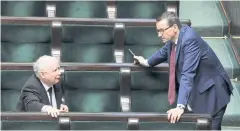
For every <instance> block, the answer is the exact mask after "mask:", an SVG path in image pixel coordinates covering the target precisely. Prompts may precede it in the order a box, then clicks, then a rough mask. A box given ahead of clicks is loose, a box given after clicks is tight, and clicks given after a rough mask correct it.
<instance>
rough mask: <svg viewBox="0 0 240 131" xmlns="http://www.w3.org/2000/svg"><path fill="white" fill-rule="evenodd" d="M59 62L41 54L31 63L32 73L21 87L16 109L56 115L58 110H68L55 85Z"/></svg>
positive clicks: (58, 72) (58, 78) (58, 79)
mask: <svg viewBox="0 0 240 131" xmlns="http://www.w3.org/2000/svg"><path fill="white" fill-rule="evenodd" d="M59 68H60V66H59V62H58V60H57V59H56V58H54V57H51V56H46V55H44V56H41V57H40V58H39V59H38V60H37V61H36V62H35V63H34V65H33V69H34V72H35V74H34V75H32V76H31V77H30V78H29V79H28V80H27V82H26V83H25V85H24V86H23V88H22V91H21V95H20V98H19V101H18V103H17V110H18V111H26V112H29V111H32V112H40V111H41V112H47V113H48V115H51V116H52V117H57V116H58V115H59V112H68V107H67V106H66V105H64V104H63V101H62V100H61V99H62V94H61V88H60V86H58V85H56V84H57V83H58V82H59V81H60V75H61V73H60V70H59Z"/></svg>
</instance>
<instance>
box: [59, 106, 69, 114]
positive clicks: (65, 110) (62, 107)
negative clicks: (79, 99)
mask: <svg viewBox="0 0 240 131" xmlns="http://www.w3.org/2000/svg"><path fill="white" fill-rule="evenodd" d="M60 112H68V107H67V105H63V104H61V107H60Z"/></svg>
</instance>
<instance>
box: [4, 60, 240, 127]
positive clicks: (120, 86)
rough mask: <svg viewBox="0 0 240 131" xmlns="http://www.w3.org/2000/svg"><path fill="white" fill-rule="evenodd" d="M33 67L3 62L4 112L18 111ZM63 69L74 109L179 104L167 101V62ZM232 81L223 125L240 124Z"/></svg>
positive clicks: (237, 87)
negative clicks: (23, 88)
mask: <svg viewBox="0 0 240 131" xmlns="http://www.w3.org/2000/svg"><path fill="white" fill-rule="evenodd" d="M31 66H32V64H30V63H28V64H26V63H24V64H3V63H2V72H1V78H2V83H1V93H2V95H1V111H2V112H9V111H14V110H15V108H16V103H17V100H18V97H19V95H20V91H21V88H22V87H23V85H24V83H25V82H26V80H27V79H28V78H29V77H30V76H31V75H32V73H33V72H32V71H31V68H32V67H31ZM61 72H62V78H61V85H62V86H61V87H62V89H63V90H64V98H65V103H66V104H67V105H68V107H69V110H70V112H83V113H100V112H109V113H110V112H135V113H136V112H152V113H158V112H166V111H167V110H168V109H170V108H173V107H175V106H176V103H175V104H174V105H172V106H169V103H168V100H167V92H168V67H167V65H166V64H161V65H158V66H157V67H154V68H144V67H140V66H136V65H132V64H117V63H111V64H104V63H103V64H100V63H99V64H78V63H61ZM232 84H233V87H234V90H233V96H231V102H230V103H229V105H228V107H227V110H226V113H225V115H224V119H223V126H226V127H239V124H240V121H239V119H238V118H239V116H240V112H239V110H238V109H239V108H240V104H239V101H240V97H239V96H240V83H239V82H237V81H232ZM149 124H150V123H149ZM151 124H153V123H151ZM151 124H150V125H151ZM165 124H166V123H165ZM143 125H144V124H143ZM157 125H158V124H157V123H155V124H153V125H152V126H153V127H152V129H153V128H154V129H156V127H157V128H160V127H161V126H157ZM163 125H164V124H163ZM148 128H149V126H148ZM148 128H144V129H148ZM164 129H165V128H164Z"/></svg>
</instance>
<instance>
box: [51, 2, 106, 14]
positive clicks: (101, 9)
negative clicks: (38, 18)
mask: <svg viewBox="0 0 240 131" xmlns="http://www.w3.org/2000/svg"><path fill="white" fill-rule="evenodd" d="M55 3H56V10H57V11H56V16H57V17H72V18H107V10H106V7H107V6H106V2H105V1H55Z"/></svg>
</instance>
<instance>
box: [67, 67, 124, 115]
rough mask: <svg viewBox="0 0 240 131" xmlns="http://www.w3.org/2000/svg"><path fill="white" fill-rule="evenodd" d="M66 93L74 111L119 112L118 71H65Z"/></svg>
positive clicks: (71, 109)
mask: <svg viewBox="0 0 240 131" xmlns="http://www.w3.org/2000/svg"><path fill="white" fill-rule="evenodd" d="M64 77H65V78H64V79H65V82H64V94H65V101H66V104H67V105H68V106H69V110H70V111H73V112H119V111H120V102H119V101H120V100H119V92H120V85H119V72H118V71H65V74H64Z"/></svg>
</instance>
